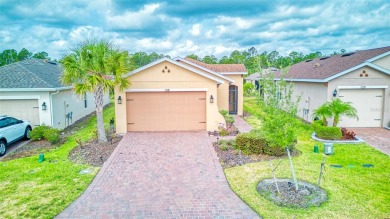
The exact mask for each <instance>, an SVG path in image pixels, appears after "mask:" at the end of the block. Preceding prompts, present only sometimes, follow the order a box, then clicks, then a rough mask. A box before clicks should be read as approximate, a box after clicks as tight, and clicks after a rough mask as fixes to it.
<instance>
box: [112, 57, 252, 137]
mask: <svg viewBox="0 0 390 219" xmlns="http://www.w3.org/2000/svg"><path fill="white" fill-rule="evenodd" d="M244 74H247V70H246V68H245V66H244V65H241V64H206V63H203V62H199V61H196V60H193V59H190V58H180V57H178V58H175V59H170V58H162V59H160V60H157V61H155V62H152V63H150V64H148V65H146V66H143V67H141V68H138V69H136V70H134V71H132V72H130V73H129V74H127V76H126V77H127V78H128V80H129V81H130V82H131V87H130V88H129V89H126V90H124V91H119V90H118V89H116V90H115V102H116V104H115V115H116V130H117V133H126V132H129V131H184V130H207V131H214V130H218V127H219V126H220V125H221V124H225V121H224V118H223V117H222V115H221V114H220V113H219V111H220V110H223V109H225V110H229V112H230V114H238V115H242V111H243V90H242V87H243V75H244Z"/></svg>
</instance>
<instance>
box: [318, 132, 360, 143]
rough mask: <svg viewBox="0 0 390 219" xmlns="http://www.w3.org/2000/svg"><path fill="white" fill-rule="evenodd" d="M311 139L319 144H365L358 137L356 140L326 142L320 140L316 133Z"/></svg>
mask: <svg viewBox="0 0 390 219" xmlns="http://www.w3.org/2000/svg"><path fill="white" fill-rule="evenodd" d="M311 138H312V139H313V140H316V141H319V142H326V143H336V144H360V143H364V142H365V141H364V140H363V139H361V138H359V137H358V136H355V140H326V139H321V138H318V137H317V136H316V133H315V132H313V133H312V134H311Z"/></svg>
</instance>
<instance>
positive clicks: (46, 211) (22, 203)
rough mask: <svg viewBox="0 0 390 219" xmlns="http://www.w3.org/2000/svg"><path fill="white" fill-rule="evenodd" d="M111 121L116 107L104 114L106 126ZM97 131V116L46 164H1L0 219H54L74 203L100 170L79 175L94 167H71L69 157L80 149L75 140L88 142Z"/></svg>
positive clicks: (22, 161) (18, 161) (26, 161)
mask: <svg viewBox="0 0 390 219" xmlns="http://www.w3.org/2000/svg"><path fill="white" fill-rule="evenodd" d="M112 117H114V106H113V105H111V106H109V107H108V108H106V109H105V110H104V120H105V124H109V120H110V118H112ZM95 129H96V116H94V117H92V119H90V121H89V122H87V124H86V126H85V127H84V128H82V129H81V130H80V131H78V132H77V133H75V134H73V135H72V136H70V137H68V140H67V141H66V142H65V143H64V144H63V145H61V146H60V147H59V148H57V149H55V150H53V151H51V152H49V153H46V154H45V161H44V162H43V163H38V156H32V157H27V158H21V159H16V160H11V161H7V162H0V168H1V172H0V194H1V195H0V218H53V217H54V216H56V215H57V214H58V213H60V212H61V211H62V210H63V209H64V208H65V207H67V206H68V205H69V204H70V203H71V202H72V201H74V200H75V199H76V198H77V197H78V196H79V195H80V194H81V193H82V192H83V191H84V190H85V188H86V187H87V186H88V185H89V184H90V183H91V181H92V180H93V178H94V177H95V175H96V173H97V172H98V170H99V168H94V172H93V173H91V174H85V175H80V174H78V173H79V171H80V170H82V169H86V168H93V167H91V166H88V165H80V164H75V163H72V162H71V161H70V160H69V159H68V154H69V152H70V151H71V150H72V149H73V148H74V147H75V146H76V145H77V144H76V141H75V139H81V140H82V141H83V142H86V141H89V140H91V139H93V138H94V137H95V131H94V130H95Z"/></svg>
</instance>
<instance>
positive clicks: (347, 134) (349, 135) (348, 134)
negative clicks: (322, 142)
mask: <svg viewBox="0 0 390 219" xmlns="http://www.w3.org/2000/svg"><path fill="white" fill-rule="evenodd" d="M341 134H342V136H343V139H346V140H355V136H356V134H355V132H354V131H352V130H348V129H347V128H341Z"/></svg>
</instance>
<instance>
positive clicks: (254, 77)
mask: <svg viewBox="0 0 390 219" xmlns="http://www.w3.org/2000/svg"><path fill="white" fill-rule="evenodd" d="M268 71H271V72H277V71H279V69H277V68H274V67H270V68H265V69H263V70H262V72H263V75H265V74H266V73H268ZM245 79H246V80H248V81H255V80H259V79H260V72H255V73H253V74H251V75H249V76H248V77H246V78H245Z"/></svg>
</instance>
